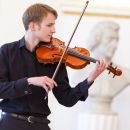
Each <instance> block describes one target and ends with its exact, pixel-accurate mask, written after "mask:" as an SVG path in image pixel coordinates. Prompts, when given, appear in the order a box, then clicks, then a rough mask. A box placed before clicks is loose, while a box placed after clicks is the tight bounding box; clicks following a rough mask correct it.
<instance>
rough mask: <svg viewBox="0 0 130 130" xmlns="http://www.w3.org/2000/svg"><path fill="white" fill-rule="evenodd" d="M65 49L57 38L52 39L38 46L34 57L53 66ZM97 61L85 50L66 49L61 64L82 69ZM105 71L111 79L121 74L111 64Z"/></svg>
mask: <svg viewBox="0 0 130 130" xmlns="http://www.w3.org/2000/svg"><path fill="white" fill-rule="evenodd" d="M65 48H66V46H65V43H64V42H62V41H61V40H59V39H57V38H52V40H51V41H50V42H48V43H45V44H44V43H43V44H40V46H39V47H38V48H37V49H36V57H37V59H38V61H39V62H40V63H44V64H46V63H52V64H54V63H55V62H59V61H60V59H61V56H62V55H63V52H64V50H65ZM97 61H98V60H97V59H94V58H92V57H90V52H89V51H88V50H87V49H85V48H81V47H75V48H68V49H67V51H66V53H65V55H64V57H63V59H62V63H65V64H66V65H67V66H69V67H71V68H73V69H82V68H84V67H85V66H87V65H88V64H90V62H93V63H96V62H97ZM106 69H107V70H108V71H109V73H113V77H115V76H120V75H121V74H122V71H121V70H120V69H118V68H117V67H115V68H114V67H113V66H112V64H109V65H108V66H107V68H106Z"/></svg>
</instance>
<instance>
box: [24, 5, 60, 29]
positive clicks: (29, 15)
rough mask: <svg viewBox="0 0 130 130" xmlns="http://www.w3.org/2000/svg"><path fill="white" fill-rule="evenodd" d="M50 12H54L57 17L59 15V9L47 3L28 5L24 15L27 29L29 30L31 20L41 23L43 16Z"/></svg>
mask: <svg viewBox="0 0 130 130" xmlns="http://www.w3.org/2000/svg"><path fill="white" fill-rule="evenodd" d="M48 13H52V14H53V15H54V16H55V17H56V18H57V17H58V14H57V11H56V10H55V9H53V8H52V7H50V6H49V5H46V4H41V3H37V4H33V5H31V6H30V7H28V8H27V9H26V10H25V12H24V14H23V17H22V21H23V24H24V28H25V30H28V25H29V23H30V22H38V23H40V22H41V20H42V19H43V17H46V16H47V14H48Z"/></svg>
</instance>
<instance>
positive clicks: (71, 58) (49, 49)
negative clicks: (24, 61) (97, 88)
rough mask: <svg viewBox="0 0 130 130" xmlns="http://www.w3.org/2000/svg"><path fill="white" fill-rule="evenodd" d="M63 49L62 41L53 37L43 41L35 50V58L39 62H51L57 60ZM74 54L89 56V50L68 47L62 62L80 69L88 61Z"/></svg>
mask: <svg viewBox="0 0 130 130" xmlns="http://www.w3.org/2000/svg"><path fill="white" fill-rule="evenodd" d="M64 49H65V44H64V42H62V41H60V40H59V39H57V38H53V39H52V40H51V42H49V43H45V45H41V47H40V48H38V49H37V50H36V55H37V59H38V61H39V62H40V63H52V64H53V63H55V62H59V60H60V58H61V56H62V54H63V52H64ZM71 53H72V54H71ZM76 54H82V55H86V56H90V53H89V51H88V50H86V49H84V48H79V47H75V48H68V50H67V53H66V54H65V55H64V58H63V60H62V62H63V63H65V64H66V65H67V66H69V67H71V68H73V69H82V68H84V67H85V66H86V65H87V64H89V63H90V62H89V61H87V60H85V59H81V58H79V57H78V56H77V57H76V56H75V55H76Z"/></svg>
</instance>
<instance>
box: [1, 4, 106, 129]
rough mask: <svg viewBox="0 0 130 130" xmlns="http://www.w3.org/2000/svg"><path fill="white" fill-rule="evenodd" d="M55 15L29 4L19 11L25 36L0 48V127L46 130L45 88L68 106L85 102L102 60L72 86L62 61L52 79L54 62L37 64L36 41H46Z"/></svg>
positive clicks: (53, 12) (47, 9)
mask: <svg viewBox="0 0 130 130" xmlns="http://www.w3.org/2000/svg"><path fill="white" fill-rule="evenodd" d="M56 18H57V12H56V11H55V10H54V9H53V8H52V7H50V6H48V5H44V4H34V5H32V6H30V7H29V8H27V10H26V11H25V12H24V14H23V24H24V27H25V30H26V32H25V36H24V37H23V38H22V39H20V40H19V41H15V42H12V43H8V44H5V45H3V46H2V47H1V48H0V98H1V99H3V100H2V101H1V102H0V108H1V109H2V119H1V121H0V129H1V130H36V129H37V130H50V128H49V126H48V124H49V122H50V121H49V120H48V119H47V116H48V115H49V114H50V109H49V107H48V97H47V94H48V93H49V91H50V90H52V91H53V94H54V96H55V97H56V99H57V100H58V102H59V103H60V104H62V105H64V106H67V107H71V106H73V105H74V104H76V103H77V102H78V101H79V100H80V101H85V99H86V98H87V96H88V89H89V87H90V86H91V84H92V83H93V82H94V80H95V79H96V78H97V77H98V76H99V75H100V74H101V73H102V72H103V71H104V70H105V67H106V62H105V61H104V59H100V60H99V62H97V63H96V64H95V68H94V70H92V72H91V73H90V74H89V75H88V77H87V76H86V77H85V79H84V81H81V82H80V83H79V84H77V86H75V88H71V87H70V85H69V79H68V75H67V71H66V66H65V64H64V63H62V64H61V66H60V68H59V71H58V73H57V75H56V77H55V79H54V80H53V79H52V78H51V77H52V75H53V73H54V71H55V69H56V66H57V63H54V64H50V63H46V64H43V63H39V62H38V60H37V58H36V54H35V49H36V48H37V47H38V45H39V43H40V42H44V43H46V42H50V40H51V38H52V36H53V34H54V33H55V20H56ZM43 53H44V52H43ZM45 97H46V98H45Z"/></svg>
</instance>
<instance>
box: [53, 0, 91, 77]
mask: <svg viewBox="0 0 130 130" xmlns="http://www.w3.org/2000/svg"><path fill="white" fill-rule="evenodd" d="M88 3H89V1H87V2H86V3H85V6H84V8H83V11H82V13H81V16H80V17H79V20H78V22H77V24H76V26H75V28H74V31H73V33H72V35H71V37H70V40H69V42H68V44H67V46H66V48H65V49H64V52H63V54H62V56H61V58H60V60H59V63H58V65H57V67H56V69H55V71H54V74H53V76H52V79H55V77H56V75H57V72H58V70H59V68H60V65H61V63H62V60H63V58H64V56H65V54H66V52H67V50H68V47H69V45H70V43H71V41H72V38H73V36H74V34H75V32H76V30H77V28H78V25H79V23H80V21H81V19H82V17H83V14H84V12H85V10H86V8H87V6H88Z"/></svg>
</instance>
